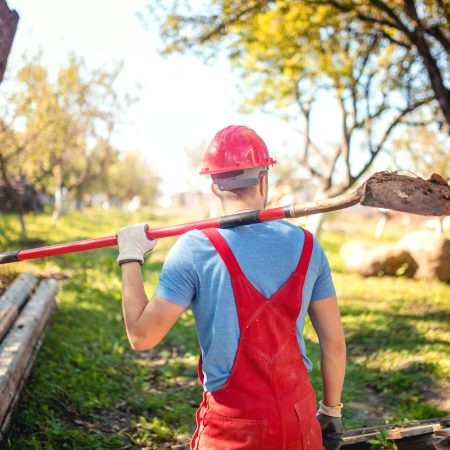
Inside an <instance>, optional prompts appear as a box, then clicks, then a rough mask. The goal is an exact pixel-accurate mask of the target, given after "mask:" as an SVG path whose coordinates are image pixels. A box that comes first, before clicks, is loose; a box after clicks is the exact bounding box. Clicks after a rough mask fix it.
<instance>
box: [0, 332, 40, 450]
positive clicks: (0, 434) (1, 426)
mask: <svg viewBox="0 0 450 450" xmlns="http://www.w3.org/2000/svg"><path fill="white" fill-rule="evenodd" d="M43 340H44V335H43V334H41V337H40V339H39V341H38V342H37V344H36V349H35V351H34V353H33V355H32V356H31V358H30V360H29V362H28V365H27V367H26V369H25V371H24V373H23V377H22V378H21V380H20V383H19V386H18V388H17V390H16V393H15V394H14V397H13V399H12V400H11V404H10V405H9V409H8V411H7V412H6V415H5V418H4V419H3V423H0V442H1V441H2V440H3V438H4V437H5V435H6V431H7V429H8V427H9V425H10V424H11V419H12V415H13V411H14V408H15V406H16V404H17V402H18V401H19V397H20V393H21V392H22V389H23V387H24V385H25V382H26V379H27V378H28V375H29V374H30V372H31V369H32V367H33V366H34V362H35V360H36V356H37V354H38V352H39V349H40V348H41V346H42V342H43Z"/></svg>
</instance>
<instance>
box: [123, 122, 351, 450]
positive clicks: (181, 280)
mask: <svg viewBox="0 0 450 450" xmlns="http://www.w3.org/2000/svg"><path fill="white" fill-rule="evenodd" d="M275 162H276V161H274V160H273V159H272V158H271V157H270V156H269V152H268V149H267V147H266V144H265V143H264V141H263V140H262V139H261V138H260V137H259V136H258V135H257V134H256V133H255V132H254V131H253V130H251V129H250V128H247V127H245V126H229V127H227V128H224V129H223V130H221V131H219V132H218V133H217V135H216V136H215V137H214V139H213V140H212V142H211V144H210V145H209V147H208V149H207V151H206V154H205V157H204V166H203V168H202V170H201V174H204V175H210V176H211V178H212V184H211V190H212V193H213V194H214V195H215V196H216V197H217V199H218V200H219V201H220V203H221V205H222V208H223V211H224V213H225V214H226V215H229V214H240V213H245V212H248V211H253V210H259V209H264V208H265V207H266V203H267V196H268V190H269V186H268V168H269V166H271V165H273V164H274V163H275ZM225 225H226V224H225ZM145 227H146V226H145V225H143V224H138V225H131V226H128V227H126V228H124V229H122V230H120V231H119V232H118V240H119V250H120V253H119V257H118V262H119V264H120V266H121V268H122V286H123V313H124V319H125V326H126V331H127V335H128V338H129V341H130V343H131V345H132V347H133V348H134V349H136V350H145V349H149V348H152V347H154V346H156V345H157V344H158V343H159V342H160V341H161V339H162V338H163V337H164V336H165V335H166V333H167V332H168V331H169V330H170V328H171V327H172V326H173V325H174V324H175V322H176V321H177V320H178V318H179V317H180V316H181V315H182V314H183V312H184V311H185V310H186V309H187V308H189V307H191V308H192V311H193V314H194V317H195V323H196V330H197V334H198V341H199V344H200V349H201V356H200V361H199V378H200V381H201V383H202V385H203V387H204V393H203V401H202V402H201V405H200V407H199V409H198V411H197V415H196V419H197V427H196V430H195V433H194V435H193V437H192V440H191V449H213V450H238V449H246V450H316V449H322V448H324V447H325V448H326V449H338V448H339V447H340V445H341V441H342V424H341V409H342V403H341V393H342V386H343V381H344V373H345V340H344V333H343V328H342V324H341V320H340V315H339V309H338V304H337V300H336V295H335V289H334V286H333V282H332V278H331V273H330V268H329V265H328V262H327V258H326V256H325V254H324V252H323V250H322V248H321V247H320V245H319V243H318V242H317V241H316V240H315V239H314V237H313V236H312V235H311V233H309V232H308V231H307V230H304V229H302V228H299V227H297V226H295V225H293V224H291V223H289V222H287V221H284V220H273V221H268V222H263V223H252V224H246V225H241V226H235V227H232V228H223V229H222V228H221V229H216V228H214V229H206V230H194V231H190V232H188V233H186V234H184V235H183V236H182V237H181V238H180V239H178V241H177V242H176V244H175V245H174V246H173V247H172V248H171V250H170V251H169V253H168V255H167V257H166V259H165V262H164V266H163V268H162V271H161V274H160V280H159V284H158V287H157V289H156V291H155V293H154V294H153V296H152V297H151V299H150V301H149V300H148V298H147V296H146V294H145V291H144V285H143V281H142V275H141V269H140V265H141V264H142V263H143V261H144V255H145V254H146V253H147V252H149V251H150V250H152V249H153V247H154V246H155V245H156V241H155V240H149V239H148V238H147V236H146V233H145V229H146V228H145ZM307 313H308V314H309V317H310V319H311V322H312V324H313V327H314V329H315V331H316V333H317V336H318V339H319V344H320V355H321V356H320V370H321V374H322V381H323V383H322V386H323V387H322V400H321V401H320V402H319V408H318V410H317V405H316V397H315V394H314V391H313V388H312V386H311V383H310V381H309V379H308V371H310V370H311V368H312V364H311V361H310V360H309V359H308V357H307V355H306V350H305V342H304V338H303V327H304V322H305V317H306V314H307Z"/></svg>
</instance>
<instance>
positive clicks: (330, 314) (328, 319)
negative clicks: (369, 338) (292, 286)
mask: <svg viewBox="0 0 450 450" xmlns="http://www.w3.org/2000/svg"><path fill="white" fill-rule="evenodd" d="M308 312H309V317H310V318H311V322H312V325H313V327H314V329H315V330H316V333H317V336H318V338H319V345H320V370H321V372H322V385H323V387H322V389H323V403H324V404H325V405H327V406H337V405H339V404H340V401H341V394H342V387H343V384H344V376H345V365H346V349H345V336H344V329H343V327H342V322H341V318H340V314H339V307H338V304H337V300H336V296H335V295H333V296H331V297H328V298H326V299H323V300H318V301H313V302H311V303H310V305H309V310H308Z"/></svg>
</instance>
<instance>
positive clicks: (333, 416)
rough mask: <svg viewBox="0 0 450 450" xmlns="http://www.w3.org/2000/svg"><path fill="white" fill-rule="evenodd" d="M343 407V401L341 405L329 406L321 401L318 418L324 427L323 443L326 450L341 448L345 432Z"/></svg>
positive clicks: (321, 426) (322, 427)
mask: <svg viewBox="0 0 450 450" xmlns="http://www.w3.org/2000/svg"><path fill="white" fill-rule="evenodd" d="M341 409H342V403H341V404H339V406H335V407H329V406H326V405H324V404H323V402H320V407H319V411H317V420H318V421H319V423H320V428H321V429H322V444H323V446H324V447H325V450H338V449H339V448H341V445H342V440H343V434H344V428H343V426H342V418H341Z"/></svg>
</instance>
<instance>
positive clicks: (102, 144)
mask: <svg viewBox="0 0 450 450" xmlns="http://www.w3.org/2000/svg"><path fill="white" fill-rule="evenodd" d="M119 73H120V66H117V67H114V68H113V69H112V70H108V69H104V68H102V69H96V70H89V69H88V68H87V67H86V64H85V63H84V61H83V60H82V59H80V58H77V57H75V56H73V55H72V56H71V57H70V60H69V62H68V64H66V65H65V66H63V67H61V68H60V69H59V70H58V71H57V73H56V77H52V76H51V74H50V73H49V71H48V70H47V69H46V68H45V67H44V66H43V64H42V63H41V61H40V58H39V57H36V58H33V59H32V60H29V61H27V62H26V63H25V65H24V66H23V67H22V68H21V69H20V70H19V71H18V74H17V82H18V86H17V89H16V90H15V91H14V92H12V93H11V96H10V97H9V98H8V99H7V100H6V108H9V109H10V110H11V111H10V114H9V116H10V117H12V118H13V119H14V120H13V122H15V121H16V119H17V121H18V122H19V123H18V124H15V125H10V126H11V127H12V128H14V127H16V131H17V132H20V135H21V139H22V140H23V141H24V142H26V143H27V144H26V146H23V145H22V150H24V152H23V151H22V152H20V153H22V154H25V155H26V161H25V164H24V165H21V166H20V170H21V172H22V173H25V174H27V176H28V177H29V178H31V179H32V180H33V181H35V182H38V183H39V184H40V185H41V186H42V187H44V188H45V189H46V190H47V191H49V192H53V193H54V212H53V222H56V221H57V220H58V218H59V216H60V214H61V213H62V212H63V207H64V202H65V198H66V197H67V195H68V194H69V193H72V192H77V193H78V195H80V193H81V192H82V188H83V186H84V185H85V184H86V183H88V182H89V181H92V180H93V179H95V178H97V177H100V176H102V174H104V172H105V165H106V164H107V163H108V161H109V160H110V158H111V152H112V148H111V145H110V140H111V136H112V133H113V131H114V128H115V126H116V125H117V122H118V118H119V116H120V114H121V112H122V110H123V108H124V107H125V106H126V105H127V104H129V101H130V99H129V98H128V97H125V98H121V97H119V96H118V95H117V93H116V92H115V89H114V84H115V81H116V79H117V77H118V75H119Z"/></svg>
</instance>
